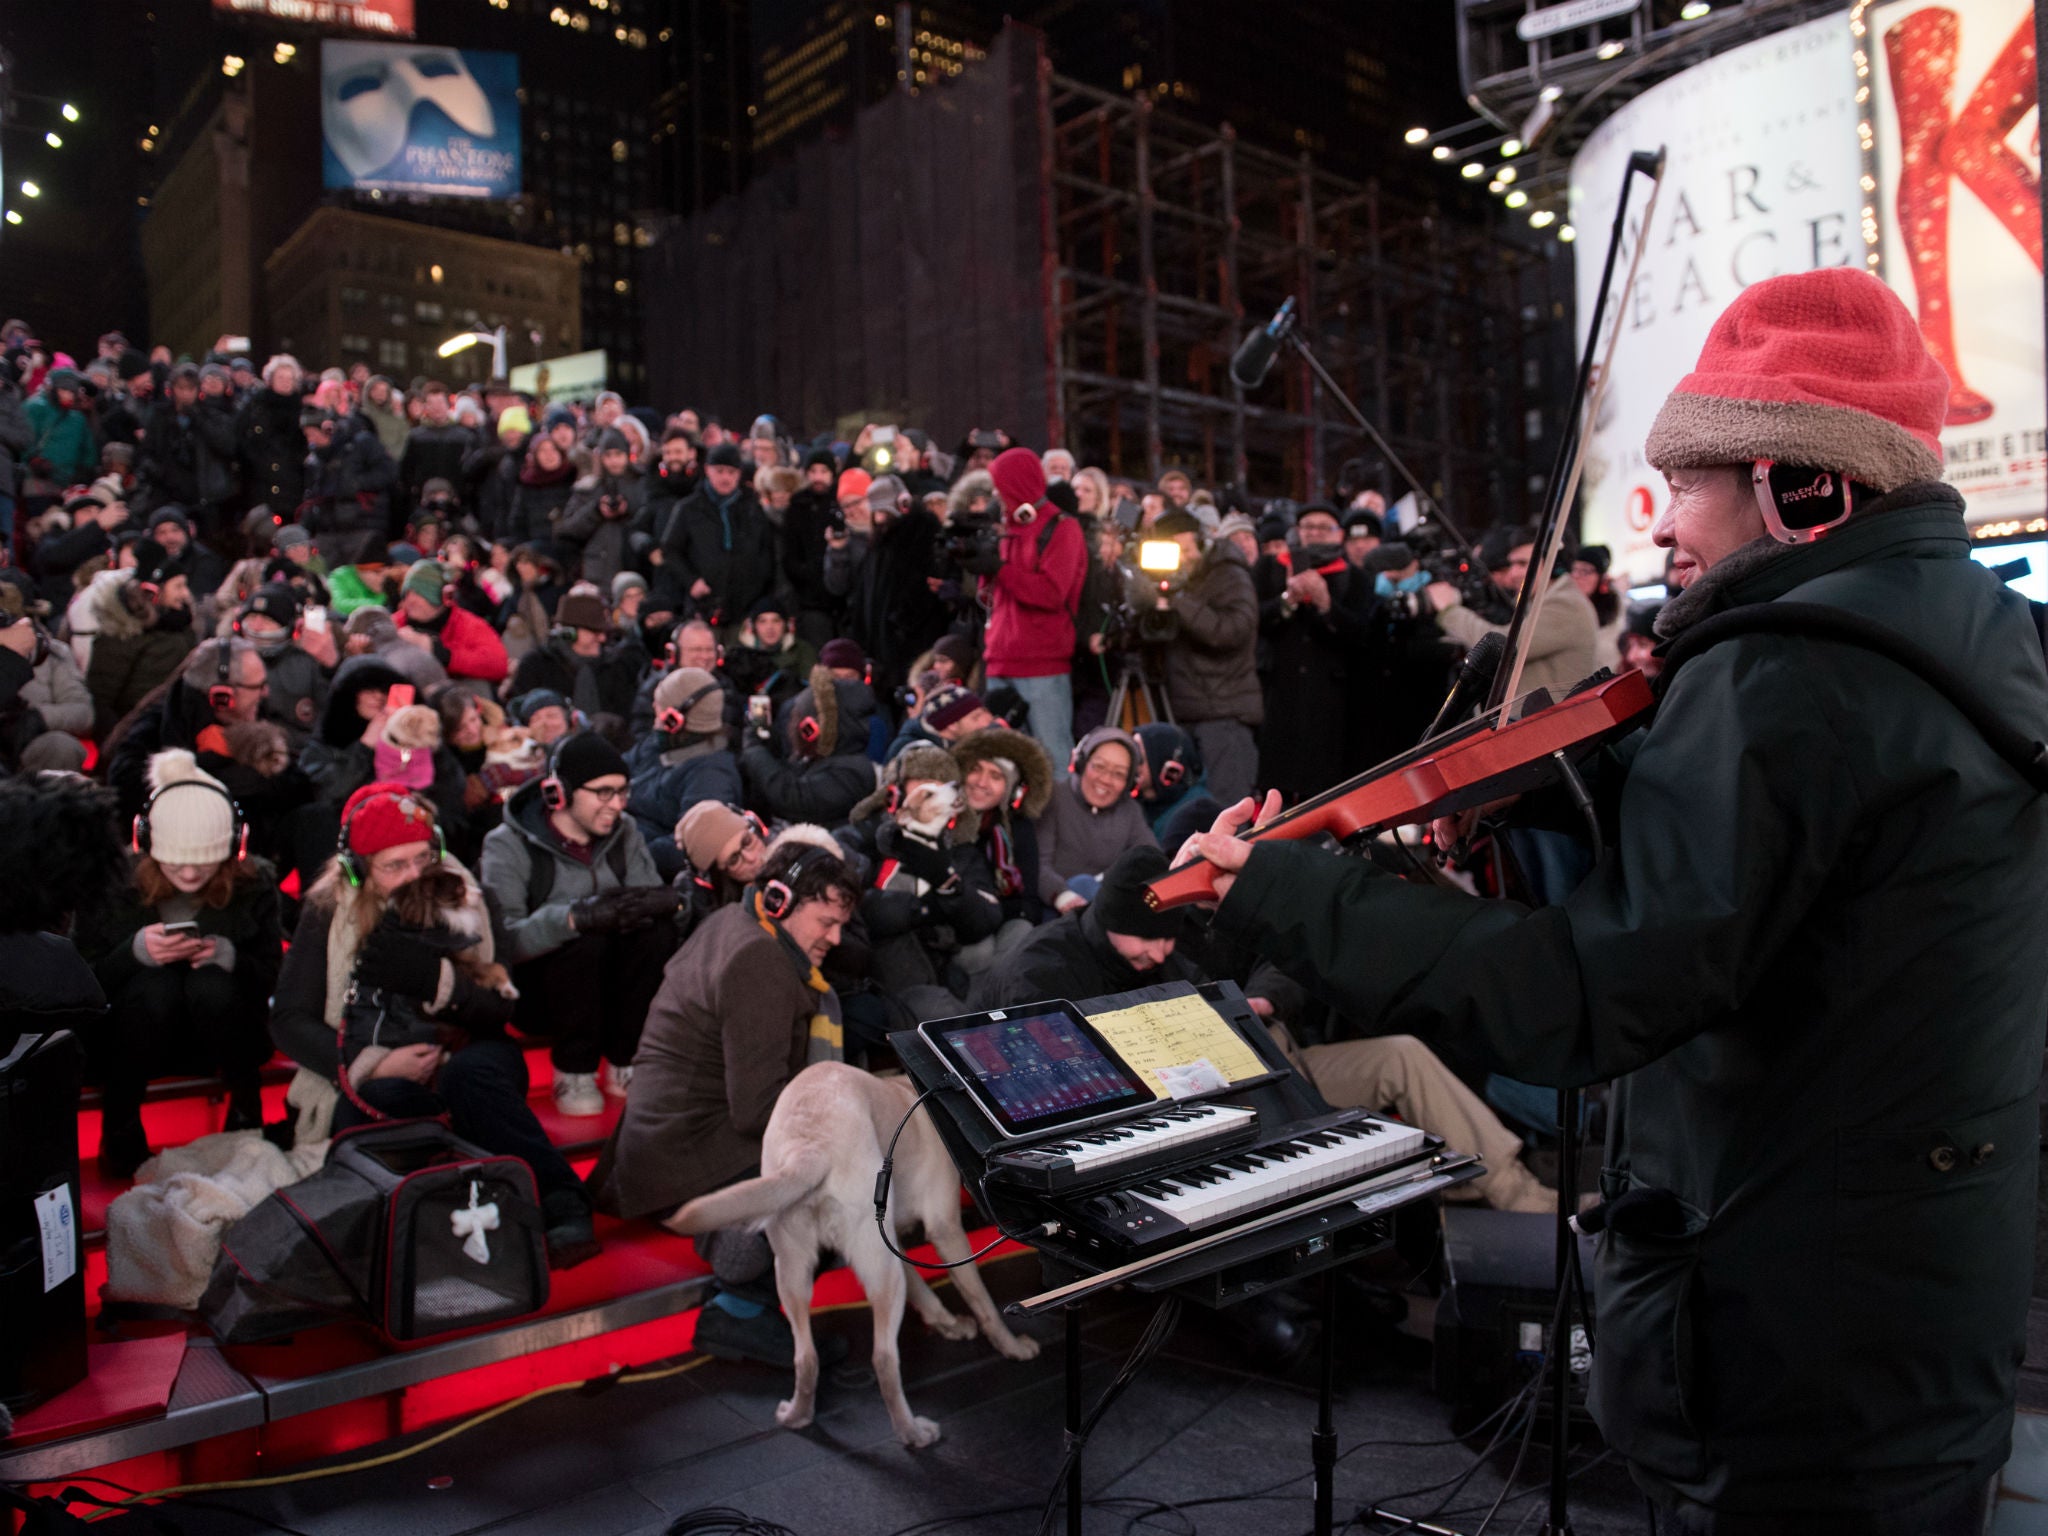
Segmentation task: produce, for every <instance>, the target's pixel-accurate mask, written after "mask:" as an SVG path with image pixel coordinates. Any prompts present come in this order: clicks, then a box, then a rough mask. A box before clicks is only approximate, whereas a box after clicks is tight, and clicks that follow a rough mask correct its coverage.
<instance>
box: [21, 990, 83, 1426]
mask: <svg viewBox="0 0 2048 1536" xmlns="http://www.w3.org/2000/svg"><path fill="white" fill-rule="evenodd" d="M83 1068H84V1053H83V1051H82V1050H81V1049H80V1047H79V1043H78V1037H77V1036H75V1035H73V1034H71V1033H70V1032H69V1031H68V1030H57V1031H55V1032H53V1033H49V1034H38V1035H22V1036H21V1037H19V1038H18V1039H17V1040H15V1041H14V1043H13V1044H12V1046H11V1047H9V1048H8V1049H7V1051H6V1053H5V1054H4V1055H0V1319H4V1321H0V1402H4V1403H5V1404H6V1405H7V1406H8V1407H9V1408H10V1409H12V1410H13V1411H14V1412H15V1413H16V1414H20V1413H22V1412H24V1411H26V1410H27V1409H30V1408H33V1407H34V1406H35V1405H36V1404H38V1403H40V1402H43V1401H45V1400H46V1399H49V1398H52V1397H55V1396H56V1395H57V1394H58V1393H59V1392H62V1391H63V1390H64V1389H65V1388H67V1387H71V1386H75V1385H77V1384H78V1383H79V1382H81V1381H83V1380H85V1253H84V1247H83V1244H82V1242H81V1240H80V1238H81V1234H80V1231H79V1220H78V1218H79V1203H78V1091H79V1082H80V1077H81V1074H82V1072H83Z"/></svg>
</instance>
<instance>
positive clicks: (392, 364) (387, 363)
mask: <svg viewBox="0 0 2048 1536" xmlns="http://www.w3.org/2000/svg"><path fill="white" fill-rule="evenodd" d="M377 365H378V366H379V367H380V368H403V367H404V366H405V343H404V342H402V341H394V340H392V339H391V338H390V337H388V336H387V337H385V338H384V339H383V340H382V341H380V342H378V343H377Z"/></svg>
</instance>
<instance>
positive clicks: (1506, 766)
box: [1145, 149, 1664, 911]
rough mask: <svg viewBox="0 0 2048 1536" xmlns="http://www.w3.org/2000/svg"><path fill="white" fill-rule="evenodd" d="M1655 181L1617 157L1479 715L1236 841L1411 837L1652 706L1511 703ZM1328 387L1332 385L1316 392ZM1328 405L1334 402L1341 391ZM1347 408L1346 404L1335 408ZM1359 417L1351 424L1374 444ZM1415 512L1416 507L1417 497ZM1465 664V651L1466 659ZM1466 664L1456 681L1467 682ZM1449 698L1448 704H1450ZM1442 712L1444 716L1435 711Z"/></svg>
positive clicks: (1192, 895)
mask: <svg viewBox="0 0 2048 1536" xmlns="http://www.w3.org/2000/svg"><path fill="white" fill-rule="evenodd" d="M1663 172H1664V151H1663V150H1661V149H1660V150H1658V151H1656V152H1655V153H1654V154H1652V153H1649V152H1647V151H1638V152H1637V153H1635V154H1633V155H1631V156H1630V157H1629V163H1628V169H1627V171H1626V172H1624V174H1623V177H1622V184H1621V197H1620V199H1619V201H1618V202H1617V203H1616V205H1615V210H1614V228H1613V232H1612V234H1611V235H1610V236H1609V239H1608V245H1607V260H1606V265H1605V267H1604V268H1603V270H1602V272H1601V275H1600V291H1599V298H1598V300H1597V302H1596V303H1595V305H1594V309H1593V323H1592V325H1591V326H1590V327H1588V329H1587V333H1586V351H1585V355H1584V356H1583V358H1582V359H1581V360H1580V364H1579V374H1578V379H1577V382H1576V384H1575V385H1574V388H1573V393H1572V406H1571V411H1570V414H1569V415H1568V416H1567V418H1566V419H1567V421H1568V422H1570V423H1571V428H1570V430H1568V431H1567V432H1566V434H1565V440H1564V441H1563V442H1562V443H1560V444H1559V445H1558V459H1557V463H1556V464H1554V465H1553V466H1552V472H1551V481H1550V494H1549V495H1548V497H1547V498H1546V499H1545V502H1544V509H1543V517H1542V520H1541V521H1540V523H1539V524H1538V527H1537V538H1536V547H1535V550H1534V551H1533V553H1532V556H1531V558H1530V561H1529V575H1528V577H1527V578H1526V579H1525V580H1524V581H1523V583H1522V591H1521V594H1520V596H1519V597H1518V598H1517V599H1516V601H1515V613H1514V618H1513V619H1512V620H1511V621H1510V623H1509V625H1508V632H1507V642H1506V646H1505V648H1504V651H1503V653H1502V658H1501V660H1500V663H1499V665H1498V667H1497V668H1496V669H1495V670H1494V672H1493V676H1492V683H1491V687H1490V688H1489V690H1488V695H1487V700H1486V707H1485V708H1483V709H1482V710H1480V711H1479V713H1478V714H1477V715H1476V716H1475V717H1474V718H1473V719H1471V720H1470V721H1467V722H1465V723H1463V724H1461V725H1455V726H1453V727H1452V728H1451V729H1449V730H1446V731H1443V732H1442V733H1440V734H1432V735H1431V736H1430V737H1429V738H1428V739H1427V740H1425V741H1424V742H1423V743H1422V744H1421V745H1420V746H1417V747H1414V748H1412V749H1411V750H1409V751H1407V752H1404V753H1402V754H1401V755H1400V756H1398V757H1395V758H1391V759H1389V760H1388V761H1386V762H1384V763H1381V764H1380V765H1379V766H1377V767H1375V768H1369V769H1367V770H1366V771H1365V772H1364V773H1361V774H1359V775H1358V776H1357V777H1356V778H1354V779H1351V780H1348V781H1347V782H1345V783H1343V784H1339V785H1338V786H1337V787H1336V788H1334V789H1327V790H1325V791H1323V793H1321V794H1320V795H1315V796H1312V797H1311V798H1309V799H1307V800H1304V801H1302V802H1301V803H1300V804H1299V805H1296V806H1292V807H1290V808H1289V809H1287V810H1285V811H1282V812H1281V813H1280V814H1279V815H1277V816H1275V817H1274V818H1273V819H1272V820H1270V821H1268V822H1264V823H1262V824H1261V825H1259V826H1256V827H1253V828H1252V829H1251V830H1250V831H1248V832H1246V833H1244V834H1243V835H1244V836H1245V837H1246V838H1247V839H1248V840H1250V841H1253V842H1257V841H1260V840H1262V839H1265V838H1283V837H1284V838H1302V837H1316V836H1319V835H1322V834H1324V833H1327V834H1329V835H1330V836H1332V837H1334V838H1336V839H1338V840H1339V841H1344V840H1346V839H1350V838H1354V837H1358V836H1360V835H1362V834H1367V833H1371V832H1376V831H1379V830H1381V829H1382V828H1386V827H1398V826H1412V825H1415V824H1417V823H1420V822H1427V821H1432V820H1434V819H1435V818H1437V817H1439V816H1443V815H1448V814H1449V813H1451V812H1453V811H1460V810H1464V809H1466V808H1468V807H1470V806H1475V805H1485V804H1488V803H1490V802H1492V801H1495V800H1501V799H1505V798H1507V797H1508V796H1511V795H1517V794H1523V793H1526V792H1527V791H1529V790H1532V789H1538V788H1541V787H1543V786H1544V785H1546V784H1550V783H1554V782H1557V781H1558V780H1559V779H1560V778H1561V777H1564V776H1565V775H1566V774H1567V772H1568V771H1570V770H1572V769H1573V768H1574V766H1575V765H1576V764H1577V763H1578V762H1579V761H1580V760H1581V759H1582V758H1584V757H1586V756H1588V755H1589V754H1591V753H1592V752H1593V751H1594V750H1595V749H1597V748H1598V747H1600V746H1601V745H1602V744H1604V743H1606V742H1608V741H1611V740H1613V739H1614V738H1615V737H1617V736H1620V735H1623V734H1625V733H1626V732H1627V731H1629V730H1632V729H1633V728H1634V727H1635V726H1636V725H1638V724H1639V723H1641V719H1642V717H1643V715H1644V714H1645V712H1647V711H1648V709H1649V708H1650V706H1651V704H1652V703H1653V702H1654V697H1653V695H1652V692H1651V688H1650V682H1649V679H1648V678H1646V677H1645V676H1644V675H1643V674H1642V673H1640V672H1626V673H1623V674H1622V675H1621V676H1619V677H1614V676H1609V675H1607V674H1605V673H1604V672H1602V673H1595V674H1594V676H1593V677H1592V678H1590V679H1588V680H1587V681H1586V682H1585V683H1582V684H1580V685H1579V686H1578V687H1577V688H1576V689H1574V690H1573V691H1572V692H1571V693H1569V694H1567V695H1566V696H1565V697H1564V698H1562V699H1553V698H1551V696H1550V695H1549V693H1548V692H1547V691H1545V690H1543V689H1540V688H1539V689H1536V690H1534V691H1533V692H1531V693H1528V694H1525V695H1517V693H1516V691H1515V690H1516V689H1517V688H1518V687H1519V685H1520V683H1521V679H1522V668H1523V664H1524V662H1525V661H1526V660H1527V658H1528V648H1529V642H1530V637H1531V636H1532V635H1533V633H1534V630H1535V620H1536V614H1537V610H1538V609H1539V608H1541V606H1542V603H1543V597H1544V593H1545V591H1546V589H1547V588H1548V587H1549V585H1550V582H1549V580H1548V579H1547V577H1546V576H1545V575H1544V574H1543V573H1547V572H1550V571H1552V570H1554V569H1555V567H1556V564H1557V553H1558V548H1559V545H1560V543H1561V541H1562V539H1563V537H1564V525H1565V512H1566V509H1567V508H1568V507H1569V506H1570V505H1571V501H1572V497H1573V496H1574V495H1575V494H1576V493H1577V491H1578V484H1579V475H1580V472H1581V470H1582V469H1583V468H1584V465H1585V453H1586V445H1587V436H1586V432H1585V429H1584V423H1586V422H1588V421H1591V420H1592V419H1593V418H1594V416H1595V414H1596V413H1597V412H1598V410H1599V408H1600V396H1601V395H1602V393H1603V392H1604V391H1605V389H1606V385H1607V379H1608V376H1609V371H1610V369H1609V364H1611V362H1612V360H1613V356H1614V341H1615V336H1616V335H1618V334H1619V331H1620V327H1619V326H1617V327H1616V328H1615V331H1614V333H1612V334H1610V335H1609V336H1608V337H1607V338H1606V350H1605V353H1604V355H1602V356H1601V357H1600V358H1599V366H1598V368H1597V370H1596V368H1595V352H1596V349H1598V348H1599V347H1600V345H1601V325H1602V321H1603V319H1604V317H1605V315H1606V310H1607V299H1608V294H1609V292H1610V290H1611V288H1612V285H1613V281H1614V268H1615V263H1616V260H1617V258H1618V256H1619V255H1620V251H1621V239H1622V230H1623V224H1624V221H1625V219H1626V217H1627V213H1628V199H1629V191H1630V189H1631V187H1632V186H1633V185H1634V181H1635V178H1636V176H1637V175H1639V174H1640V175H1643V176H1646V177H1648V178H1649V181H1650V199H1649V202H1648V204H1647V205H1646V207H1645V209H1644V212H1643V219H1642V224H1641V228H1642V230H1643V231H1645V232H1647V231H1648V230H1649V228H1650V227H1651V223H1650V221H1651V219H1652V217H1653V216H1654V215H1655V212H1656V207H1657V192H1658V190H1659V187H1660V185H1661V179H1662V176H1663ZM1648 244H1649V241H1648V239H1647V237H1644V238H1639V239H1638V240H1637V241H1636V249H1635V252H1634V255H1633V256H1632V257H1631V258H1630V265H1629V282H1630V284H1633V282H1634V280H1635V271H1636V266H1637V264H1638V263H1640V262H1641V260H1642V254H1643V249H1644V247H1645V246H1647V245H1648ZM1286 339H1288V340H1291V341H1292V342H1293V344H1294V345H1295V346H1296V347H1297V348H1299V349H1300V350H1301V351H1302V352H1303V354H1304V356H1306V357H1308V359H1309V363H1310V366H1311V367H1313V368H1315V369H1316V372H1317V373H1318V375H1319V376H1323V377H1325V378H1326V380H1327V376H1326V375H1324V374H1323V370H1322V369H1321V368H1320V367H1319V366H1318V365H1317V364H1316V363H1315V359H1314V357H1313V355H1311V354H1309V353H1308V352H1307V348H1306V346H1305V345H1304V344H1303V343H1302V342H1301V340H1300V338H1299V337H1297V336H1293V335H1291V334H1290V335H1289V336H1287V338H1286ZM1327 382H1328V383H1330V384H1332V385H1333V384H1334V381H1327ZM1338 398H1340V399H1342V398H1343V396H1342V393H1341V391H1340V392H1339V394H1338ZM1345 403H1346V404H1347V405H1348V404H1350V402H1349V401H1348V400H1345ZM1352 409H1353V414H1354V415H1359V420H1360V425H1361V426H1363V427H1364V428H1365V430H1366V431H1367V432H1368V433H1370V434H1371V435H1372V436H1373V437H1374V438H1375V439H1377V438H1378V434H1377V433H1376V432H1373V431H1372V428H1371V426H1370V424H1369V423H1367V422H1365V420H1364V418H1363V416H1362V415H1360V414H1359V413H1358V411H1357V409H1356V407H1353V408H1352ZM1418 491H1419V487H1418ZM1419 499H1420V500H1421V501H1422V503H1423V504H1424V505H1425V506H1427V505H1428V498H1427V497H1426V496H1421V497H1420V498H1419ZM1476 654H1477V652H1476V650H1475V655H1476ZM1470 670H1471V669H1470V667H1469V665H1468V668H1467V673H1468V675H1469V673H1470ZM1456 697H1457V695H1456V693H1455V692H1454V693H1453V698H1454V699H1455V698H1456ZM1446 712H1447V713H1454V712H1455V711H1454V710H1453V708H1452V706H1450V705H1447V706H1446ZM1215 875H1216V871H1215V867H1214V866H1213V865H1211V864H1210V863H1209V862H1208V860H1206V859H1200V858H1197V859H1193V860H1190V861H1189V862H1188V863H1186V864H1182V865H1180V866H1179V867H1177V868H1175V869H1172V870H1169V871H1168V872H1167V873H1166V874H1164V875H1161V876H1160V877H1159V878H1158V879H1157V880H1154V881H1153V882H1152V883H1151V885H1150V886H1149V887H1148V888H1147V889H1146V892H1145V899H1146V901H1147V902H1148V903H1149V904H1150V905H1151V906H1152V907H1153V908H1155V909H1158V910H1162V911H1163V910H1165V909H1167V908H1171V907H1178V906H1185V905H1186V904H1188V903H1189V902H1197V901H1214V900H1215V899H1216V881H1215Z"/></svg>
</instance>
